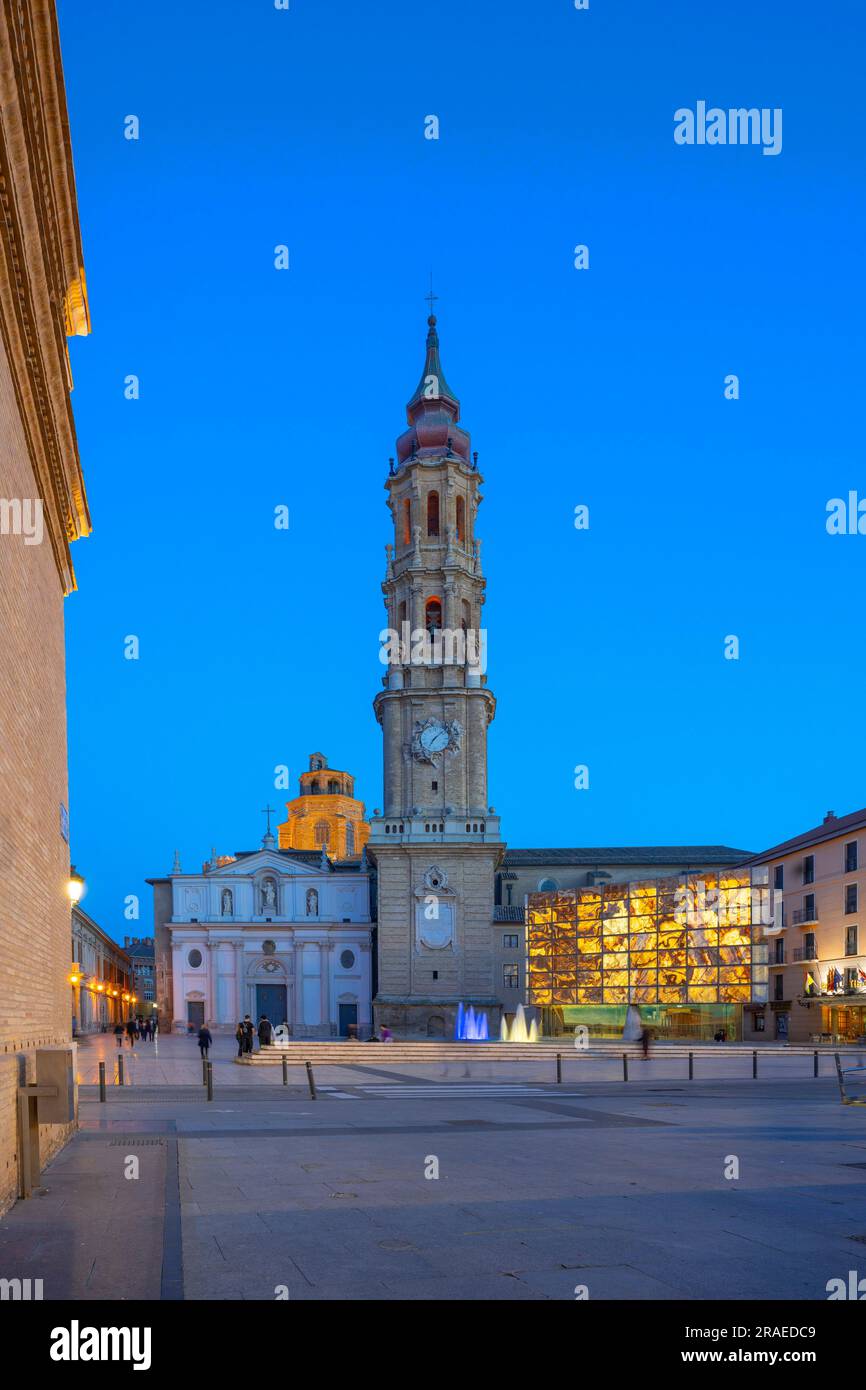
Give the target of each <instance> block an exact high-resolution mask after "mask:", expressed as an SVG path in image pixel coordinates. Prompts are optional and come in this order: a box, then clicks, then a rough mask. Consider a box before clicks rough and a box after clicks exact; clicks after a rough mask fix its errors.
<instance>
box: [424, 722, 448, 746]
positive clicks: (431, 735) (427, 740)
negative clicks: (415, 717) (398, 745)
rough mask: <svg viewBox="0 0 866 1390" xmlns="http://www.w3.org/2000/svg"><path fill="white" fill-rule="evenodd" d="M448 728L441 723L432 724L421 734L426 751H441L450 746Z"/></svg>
mask: <svg viewBox="0 0 866 1390" xmlns="http://www.w3.org/2000/svg"><path fill="white" fill-rule="evenodd" d="M448 741H449V740H448V730H447V729H443V727H442V725H441V724H430V725H429V726H428V727H427V728H426V729H424V731H423V732H422V734H421V747H422V748H423V749H424V751H425V753H441V752H442V750H443V748H447V747H448Z"/></svg>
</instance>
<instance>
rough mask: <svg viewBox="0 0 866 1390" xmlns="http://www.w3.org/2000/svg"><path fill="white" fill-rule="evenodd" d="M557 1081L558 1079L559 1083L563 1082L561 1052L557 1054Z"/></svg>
mask: <svg viewBox="0 0 866 1390" xmlns="http://www.w3.org/2000/svg"><path fill="white" fill-rule="evenodd" d="M556 1079H557V1081H561V1080H562V1053H561V1052H557V1054H556Z"/></svg>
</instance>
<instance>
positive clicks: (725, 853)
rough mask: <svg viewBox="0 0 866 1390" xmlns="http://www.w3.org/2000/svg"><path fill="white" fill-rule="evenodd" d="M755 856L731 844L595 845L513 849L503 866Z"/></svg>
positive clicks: (727, 860)
mask: <svg viewBox="0 0 866 1390" xmlns="http://www.w3.org/2000/svg"><path fill="white" fill-rule="evenodd" d="M751 856H752V851H751V850H748V849H731V847H730V845H595V846H590V847H589V848H585V849H509V850H507V851H506V855H505V859H504V861H503V867H505V868H516V867H518V866H519V865H525V866H527V867H529V866H533V867H540V868H544V867H546V866H547V865H553V864H564V865H569V864H574V865H586V866H587V867H595V866H598V865H600V864H684V865H694V866H696V867H697V866H699V865H701V866H708V865H710V864H741V863H742V862H743V861H744V860H746V859H749V858H750V857H751Z"/></svg>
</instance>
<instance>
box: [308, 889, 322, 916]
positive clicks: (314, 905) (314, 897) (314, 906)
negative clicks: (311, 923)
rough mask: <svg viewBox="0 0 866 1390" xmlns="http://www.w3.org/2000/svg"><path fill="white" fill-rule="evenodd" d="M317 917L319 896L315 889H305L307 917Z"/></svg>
mask: <svg viewBox="0 0 866 1390" xmlns="http://www.w3.org/2000/svg"><path fill="white" fill-rule="evenodd" d="M318 915H319V895H318V893H317V892H316V890H315V888H308V889H307V916H308V917H318Z"/></svg>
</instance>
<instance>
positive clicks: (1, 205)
mask: <svg viewBox="0 0 866 1390" xmlns="http://www.w3.org/2000/svg"><path fill="white" fill-rule="evenodd" d="M0 329H2V334H3V344H4V348H5V351H6V356H7V359H8V361H9V366H10V371H11V374H12V379H13V383H14V387H15V393H16V398H17V403H18V410H19V415H20V418H21V423H22V428H23V430H24V434H25V437H26V440H27V446H28V451H29V454H30V459H31V464H32V467H33V473H34V478H35V482H36V487H37V490H38V493H39V496H40V497H41V498H42V501H43V505H44V510H45V518H46V528H47V532H48V535H49V538H50V541H51V546H52V550H53V553H54V559H55V563H56V565H57V571H58V575H59V578H60V582H61V586H62V590H63V592H64V593H68V592H69V591H70V590H71V589H73V588H74V587H75V575H74V572H73V569H72V562H71V557H70V554H69V545H70V542H71V541H73V540H75V539H76V538H77V537H79V536H86V535H88V534H89V532H90V514H89V511H88V506H87V497H86V493H85V488H84V479H83V476H82V472H81V463H80V460H79V455H78V443H77V439H76V435H75V423H74V420H73V416H72V407H71V403H70V400H69V393H70V391H71V389H72V377H71V371H70V366H69V354H68V351H67V347H66V337H67V335H68V334H72V333H75V334H86V333H88V332H89V331H90V322H89V315H88V307H87V288H86V283H85V278H84V269H83V255H82V250H81V234H80V229H79V225H78V213H77V206H76V197H75V175H74V171H73V166H72V149H71V144H70V139H69V122H68V115H67V109H66V95H65V89H64V83H63V69H62V64H61V58H60V39H59V34H58V30H57V18H56V14H55V9H54V0H2V3H0Z"/></svg>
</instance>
